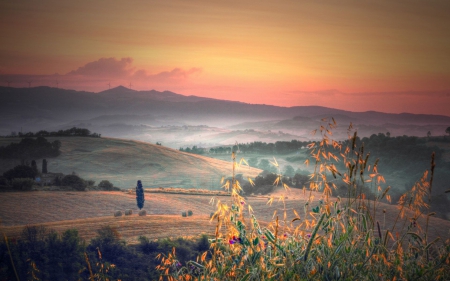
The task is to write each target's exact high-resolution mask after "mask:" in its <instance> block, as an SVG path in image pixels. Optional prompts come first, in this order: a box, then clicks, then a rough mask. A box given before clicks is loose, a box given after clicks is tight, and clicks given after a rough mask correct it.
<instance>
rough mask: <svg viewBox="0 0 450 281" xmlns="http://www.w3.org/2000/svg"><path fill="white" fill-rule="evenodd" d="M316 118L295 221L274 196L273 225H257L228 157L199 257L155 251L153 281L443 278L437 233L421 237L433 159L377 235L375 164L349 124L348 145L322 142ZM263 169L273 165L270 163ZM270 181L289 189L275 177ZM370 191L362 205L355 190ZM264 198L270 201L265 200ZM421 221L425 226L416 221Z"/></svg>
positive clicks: (446, 256)
mask: <svg viewBox="0 0 450 281" xmlns="http://www.w3.org/2000/svg"><path fill="white" fill-rule="evenodd" d="M322 121H323V125H322V126H321V127H320V129H319V133H320V134H321V136H322V140H321V141H320V142H317V143H312V144H311V145H310V147H309V148H310V149H311V162H313V163H314V172H313V173H312V174H311V176H310V179H311V180H310V184H309V187H308V188H307V189H308V190H309V199H308V200H307V202H306V204H305V205H304V206H299V207H303V209H304V217H300V215H299V214H298V212H297V211H295V210H293V212H294V215H295V218H294V219H293V220H291V221H290V222H289V221H287V214H286V211H287V210H286V207H285V206H286V205H285V202H284V197H283V196H281V197H280V198H279V199H280V200H279V201H280V202H281V203H282V204H283V209H282V211H283V218H282V220H281V221H280V220H279V217H278V216H275V214H274V220H273V221H272V222H271V223H269V224H268V225H267V227H261V225H260V223H259V222H258V220H257V218H256V214H254V212H253V210H252V207H251V206H250V205H248V204H247V202H246V201H245V199H244V198H243V197H242V196H241V193H242V188H241V186H240V184H239V182H238V181H237V180H235V177H234V170H235V167H236V166H237V165H239V164H238V163H236V161H235V157H236V155H235V154H234V153H233V154H232V160H233V177H232V181H231V182H228V183H226V184H225V185H224V186H225V187H226V188H229V189H230V191H231V205H228V204H227V203H224V202H222V201H218V202H217V211H216V212H215V213H214V215H213V216H212V218H211V220H212V221H215V222H216V231H215V234H214V237H213V238H212V239H210V249H209V251H206V252H204V253H203V254H202V255H200V256H199V257H198V258H197V260H196V261H190V262H187V263H186V264H184V265H182V264H181V263H180V262H179V261H178V260H177V255H176V249H173V251H172V252H171V253H169V254H168V255H160V258H161V264H160V265H159V266H158V267H157V269H158V270H160V271H161V275H160V280H194V279H195V280H450V241H449V240H447V241H441V240H440V238H439V237H438V238H435V239H434V240H432V241H429V235H428V220H429V217H430V216H432V215H433V214H432V213H431V214H427V209H428V207H429V204H428V203H427V202H426V201H427V198H429V197H430V193H431V190H432V181H433V172H434V165H435V164H434V158H433V157H432V164H431V169H430V172H429V171H426V172H425V173H424V175H423V177H422V178H421V179H420V180H419V181H418V182H417V183H416V184H415V185H414V186H413V188H412V189H411V191H408V192H407V193H405V194H404V195H403V196H402V197H401V198H400V200H399V202H398V205H399V206H398V208H399V211H398V215H397V219H396V220H395V223H394V224H393V226H392V228H389V229H387V228H386V226H385V221H384V218H383V221H382V222H381V223H380V220H381V218H379V217H377V213H378V208H379V205H380V202H381V201H383V200H387V201H390V196H389V189H390V187H383V183H384V178H383V176H382V175H381V174H379V173H378V167H377V164H378V160H375V161H374V162H370V154H369V153H365V152H364V144H362V145H361V146H360V147H357V146H356V139H357V134H356V132H354V133H353V131H352V127H351V125H350V127H349V135H350V137H349V140H348V141H346V142H344V143H338V142H336V141H334V140H333V139H332V138H331V136H332V132H331V130H332V129H333V128H334V127H335V126H336V123H335V121H334V119H332V120H331V122H328V120H326V119H323V120H322ZM308 162H309V161H308ZM272 164H274V165H275V166H278V163H277V162H276V161H274V162H273V163H272ZM338 167H340V168H341V169H339V168H338ZM340 170H342V171H340ZM250 182H251V181H250ZM274 184H280V185H282V186H283V187H284V188H286V189H289V187H288V186H287V185H286V184H284V183H283V182H282V177H281V175H279V177H278V178H277V179H276V180H275V182H274ZM337 184H345V185H346V187H347V191H348V198H345V199H342V198H339V197H338V198H337V199H332V198H331V197H330V196H331V194H332V190H333V189H335V188H336V185H337ZM370 189H372V190H373V194H374V195H373V198H371V200H369V196H366V194H365V193H364V191H365V190H370ZM313 191H320V192H321V194H322V198H321V199H320V200H319V201H318V202H317V201H313V197H314V192H313ZM273 201H274V198H270V200H269V203H272V202H273ZM383 214H384V216H385V211H383ZM423 219H424V220H425V225H420V224H421V222H422V221H424V220H423ZM294 224H297V226H294ZM222 229H224V231H222Z"/></svg>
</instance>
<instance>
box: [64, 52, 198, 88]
mask: <svg viewBox="0 0 450 281" xmlns="http://www.w3.org/2000/svg"><path fill="white" fill-rule="evenodd" d="M132 63H133V59H132V58H129V57H127V58H122V59H120V60H119V59H116V58H101V59H99V60H96V61H93V62H89V63H87V64H85V65H83V66H81V67H79V68H78V69H76V70H73V71H71V72H69V73H67V74H66V76H73V75H76V76H86V77H91V78H95V77H97V78H106V79H110V80H111V79H128V80H130V79H132V80H146V81H153V82H165V81H168V80H182V79H187V78H189V76H191V75H195V74H198V73H201V72H202V69H201V68H198V67H193V68H190V69H188V70H184V69H182V68H178V67H177V68H174V69H172V70H170V71H163V72H159V73H156V74H148V73H147V71H145V70H144V69H137V70H136V68H134V67H133V66H132Z"/></svg>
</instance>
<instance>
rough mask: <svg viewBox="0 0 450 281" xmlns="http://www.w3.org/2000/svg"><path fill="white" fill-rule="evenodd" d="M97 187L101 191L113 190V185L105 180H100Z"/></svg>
mask: <svg viewBox="0 0 450 281" xmlns="http://www.w3.org/2000/svg"><path fill="white" fill-rule="evenodd" d="M98 187H100V188H101V189H103V190H113V189H114V185H113V184H112V183H111V182H109V181H107V180H102V181H101V182H100V183H99V184H98Z"/></svg>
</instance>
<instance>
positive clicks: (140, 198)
mask: <svg viewBox="0 0 450 281" xmlns="http://www.w3.org/2000/svg"><path fill="white" fill-rule="evenodd" d="M144 202H145V197H144V188H142V182H141V181H140V180H138V181H137V186H136V203H137V206H138V208H139V210H140V209H142V208H144Z"/></svg>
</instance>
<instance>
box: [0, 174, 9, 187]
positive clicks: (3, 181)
mask: <svg viewBox="0 0 450 281" xmlns="http://www.w3.org/2000/svg"><path fill="white" fill-rule="evenodd" d="M8 185H9V184H8V180H7V179H6V178H5V177H2V176H0V186H3V187H5V186H8Z"/></svg>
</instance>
